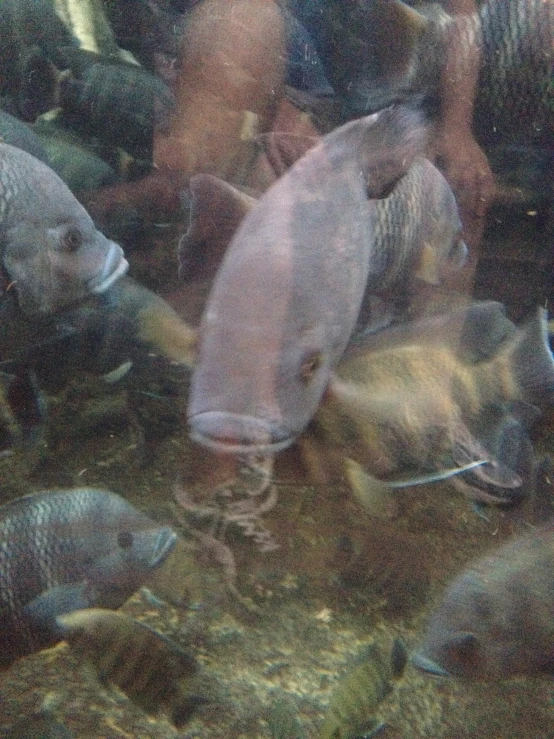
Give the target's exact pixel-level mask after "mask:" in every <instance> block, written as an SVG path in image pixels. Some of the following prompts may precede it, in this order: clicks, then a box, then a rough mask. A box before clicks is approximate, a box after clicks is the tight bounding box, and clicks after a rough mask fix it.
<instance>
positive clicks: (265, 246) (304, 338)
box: [188, 109, 424, 453]
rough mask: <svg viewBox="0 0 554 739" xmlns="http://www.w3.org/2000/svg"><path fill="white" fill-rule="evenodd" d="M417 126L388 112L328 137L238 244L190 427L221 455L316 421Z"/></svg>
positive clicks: (285, 436)
mask: <svg viewBox="0 0 554 739" xmlns="http://www.w3.org/2000/svg"><path fill="white" fill-rule="evenodd" d="M423 141H424V131H423V129H422V128H421V127H420V125H419V119H418V117H417V115H416V116H415V117H414V116H413V115H412V114H411V113H410V112H408V111H406V110H401V109H390V110H386V111H383V112H382V113H380V114H378V116H377V117H375V118H374V117H369V118H364V119H361V120H359V121H354V122H352V123H349V124H346V125H345V126H343V127H341V128H339V129H337V130H336V131H333V132H332V133H331V134H329V135H327V136H325V137H323V138H322V139H321V140H320V141H319V142H318V144H317V145H316V146H315V147H313V148H312V149H310V150H309V151H308V152H307V154H306V155H305V156H303V157H302V158H301V159H299V160H298V161H297V162H296V163H295V164H294V165H293V166H292V167H291V168H290V169H289V170H288V171H287V172H286V174H285V175H283V177H281V178H280V179H279V180H278V181H277V182H276V183H275V184H273V185H272V186H271V187H270V188H269V190H267V191H266V192H265V193H264V195H263V196H262V197H261V198H260V199H259V200H258V201H257V203H256V205H255V206H254V207H253V208H252V209H251V210H250V211H249V212H248V214H247V215H246V217H245V218H244V220H243V221H242V222H241V224H240V226H239V228H238V230H237V232H236V233H235V235H234V237H233V239H232V241H231V244H230V246H229V249H228V250H227V252H226V253H225V257H224V259H223V263H222V265H221V268H220V270H219V272H218V274H217V277H216V280H215V282H214V285H213V287H212V291H211V294H210V297H209V299H208V303H207V306H206V309H205V311H204V316H203V320H202V325H201V329H200V346H199V361H198V364H197V366H196V368H195V370H194V373H193V378H192V386H191V395H190V401H189V407H188V420H189V424H190V427H191V433H192V436H193V438H194V439H195V440H197V441H199V442H200V443H202V444H205V445H208V446H212V447H213V448H215V449H217V450H219V451H223V452H225V451H229V452H240V453H242V452H245V453H248V452H250V451H261V450H267V451H269V450H272V451H276V450H278V449H282V448H284V447H286V446H288V445H289V444H291V443H292V441H293V440H294V438H295V437H296V436H297V435H298V434H299V433H300V432H301V431H302V429H303V428H304V427H305V426H306V424H307V423H308V422H309V420H310V418H311V417H312V416H313V414H314V413H315V410H316V408H317V406H318V404H319V401H320V399H321V396H322V394H323V391H324V389H325V387H326V385H327V382H328V380H329V376H330V373H331V371H332V369H333V368H334V367H335V365H336V363H337V362H338V360H339V359H340V356H341V355H342V353H343V351H344V349H345V348H346V345H347V344H348V341H349V338H350V335H351V333H352V331H353V329H354V327H355V325H356V321H357V318H358V314H359V311H360V306H361V302H362V298H363V294H364V290H365V286H366V284H367V281H368V275H369V274H370V273H372V274H377V273H378V272H379V269H380V266H382V270H381V271H383V272H384V269H385V266H386V260H387V255H386V254H384V253H381V252H379V251H378V249H377V245H376V241H375V229H376V224H375V220H376V205H375V200H368V197H370V198H378V197H383V196H384V195H387V194H388V193H389V192H390V190H391V188H392V187H394V185H395V184H396V183H397V181H398V180H399V179H400V178H401V177H402V176H403V175H404V174H405V173H406V170H407V169H408V167H409V166H410V164H411V163H412V161H413V159H414V158H415V157H416V156H417V155H419V154H421V151H422V146H423Z"/></svg>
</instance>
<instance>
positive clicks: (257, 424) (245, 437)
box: [189, 411, 294, 455]
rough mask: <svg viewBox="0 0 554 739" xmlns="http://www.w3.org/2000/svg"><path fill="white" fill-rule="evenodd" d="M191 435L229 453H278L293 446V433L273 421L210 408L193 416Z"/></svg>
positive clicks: (202, 442) (203, 443)
mask: <svg viewBox="0 0 554 739" xmlns="http://www.w3.org/2000/svg"><path fill="white" fill-rule="evenodd" d="M189 426H190V432H189V435H190V438H191V439H192V440H193V441H195V442H197V443H198V444H201V445H202V446H205V447H208V448H209V449H212V450H214V451H216V452H220V453H226V454H241V455H242V454H261V453H270V454H272V453H275V452H279V451H281V450H282V449H286V447H288V446H290V444H292V442H293V441H294V438H293V437H292V436H291V434H290V433H289V432H288V431H286V430H285V429H283V428H281V427H279V426H278V425H277V424H276V423H274V422H271V421H264V420H262V419H260V418H256V417H254V416H243V415H241V414H239V413H222V412H220V411H208V412H205V413H199V414H198V415H196V416H193V417H192V418H189Z"/></svg>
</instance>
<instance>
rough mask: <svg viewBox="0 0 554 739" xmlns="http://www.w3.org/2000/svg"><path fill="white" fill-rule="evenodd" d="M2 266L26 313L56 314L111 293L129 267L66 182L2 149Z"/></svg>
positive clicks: (17, 152)
mask: <svg viewBox="0 0 554 739" xmlns="http://www.w3.org/2000/svg"><path fill="white" fill-rule="evenodd" d="M0 260H1V263H2V266H3V268H4V270H5V272H6V274H7V276H8V278H9V280H10V281H11V283H12V285H13V289H14V290H15V291H16V293H17V297H18V302H19V306H20V307H21V309H22V310H23V311H24V312H25V313H56V312H59V311H61V310H63V309H64V308H67V307H68V306H70V305H73V304H75V303H77V302H79V301H81V300H83V299H84V298H86V297H87V296H88V295H90V294H91V293H101V292H104V291H105V290H107V289H108V287H110V285H112V284H113V283H114V282H115V281H116V280H117V279H118V278H119V277H121V275H123V274H124V273H125V272H126V271H127V268H128V266H129V265H128V263H127V260H126V259H125V258H124V256H123V250H122V249H121V247H120V246H118V245H117V244H115V243H114V242H113V241H110V240H109V239H107V238H106V237H105V236H104V235H103V234H101V233H100V232H99V231H98V230H97V229H96V228H95V226H94V223H93V222H92V219H91V218H90V216H89V215H88V213H87V212H86V210H85V209H84V208H83V206H82V205H80V203H79V202H78V201H77V200H76V199H75V197H74V196H73V195H72V194H71V191H70V190H69V189H68V187H67V186H66V185H65V184H64V183H63V182H62V180H61V179H60V178H59V177H58V176H57V175H56V174H55V173H54V172H53V171H52V170H51V169H50V168H49V167H48V166H46V165H45V164H43V163H42V162H40V161H39V160H38V159H35V158H34V157H33V156H31V155H30V154H27V153H26V152H24V151H22V150H21V149H17V148H15V147H13V146H9V145H8V144H0Z"/></svg>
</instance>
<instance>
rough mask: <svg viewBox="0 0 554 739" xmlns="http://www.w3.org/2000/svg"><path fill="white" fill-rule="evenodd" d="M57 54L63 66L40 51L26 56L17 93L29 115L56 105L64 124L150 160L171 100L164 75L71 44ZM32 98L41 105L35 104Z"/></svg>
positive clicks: (59, 119)
mask: <svg viewBox="0 0 554 739" xmlns="http://www.w3.org/2000/svg"><path fill="white" fill-rule="evenodd" d="M60 56H61V58H62V60H63V61H62V64H63V66H62V69H63V71H59V69H58V68H57V67H56V66H55V65H54V64H53V63H52V62H51V61H50V60H49V59H47V58H45V57H44V56H43V55H42V54H41V53H40V52H37V53H35V54H34V55H31V56H30V57H29V59H28V60H27V63H26V68H25V70H24V74H23V80H22V84H21V89H20V98H23V99H24V100H25V102H26V107H27V109H28V116H29V117H30V118H31V120H34V119H35V118H36V116H37V115H38V114H40V113H44V112H46V111H47V110H50V109H51V108H54V107H56V108H57V107H59V108H60V111H59V114H58V116H57V121H58V123H59V125H60V126H61V127H62V128H64V127H65V128H67V129H69V130H73V131H75V132H78V133H80V134H82V135H83V136H85V137H86V138H90V137H96V138H97V139H98V140H100V141H102V142H103V143H105V144H108V145H110V146H116V147H117V146H119V147H121V148H122V149H125V151H126V152H127V153H128V154H130V155H131V156H133V157H135V158H137V159H143V160H147V161H151V160H152V138H153V127H154V125H155V124H158V125H162V124H163V123H164V121H166V120H167V117H168V116H169V113H170V111H171V110H172V108H173V104H174V101H173V96H172V93H171V92H170V90H169V88H168V87H167V85H166V84H165V83H164V82H163V80H161V79H160V78H159V77H156V76H155V75H153V74H151V73H150V72H148V71H146V70H145V69H143V68H142V67H140V66H139V65H137V64H132V63H129V62H126V61H124V60H122V59H118V58H117V57H115V58H114V57H105V56H103V55H101V54H96V53H94V52H92V51H86V50H84V49H79V48H76V47H75V46H65V47H63V48H60V49H58V57H60ZM116 101H117V104H115V102H116ZM34 104H35V105H40V108H38V109H36V110H33V105H34Z"/></svg>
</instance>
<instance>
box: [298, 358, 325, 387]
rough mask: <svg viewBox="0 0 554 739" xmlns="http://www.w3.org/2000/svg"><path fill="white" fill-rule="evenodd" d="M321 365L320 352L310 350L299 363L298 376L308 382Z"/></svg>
mask: <svg viewBox="0 0 554 739" xmlns="http://www.w3.org/2000/svg"><path fill="white" fill-rule="evenodd" d="M320 367H321V353H320V352H312V353H311V354H309V355H308V356H307V357H306V359H305V360H304V361H303V362H302V364H301V365H300V377H301V378H302V379H303V380H304V382H309V381H310V380H311V379H312V377H313V376H314V375H315V373H316V372H317V371H318V369H319V368H320Z"/></svg>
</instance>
